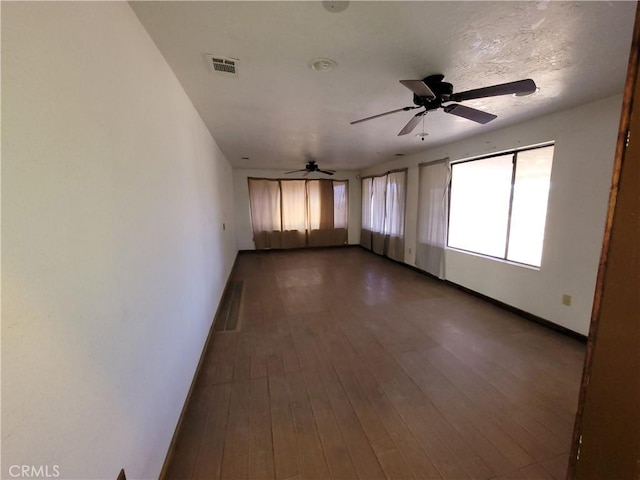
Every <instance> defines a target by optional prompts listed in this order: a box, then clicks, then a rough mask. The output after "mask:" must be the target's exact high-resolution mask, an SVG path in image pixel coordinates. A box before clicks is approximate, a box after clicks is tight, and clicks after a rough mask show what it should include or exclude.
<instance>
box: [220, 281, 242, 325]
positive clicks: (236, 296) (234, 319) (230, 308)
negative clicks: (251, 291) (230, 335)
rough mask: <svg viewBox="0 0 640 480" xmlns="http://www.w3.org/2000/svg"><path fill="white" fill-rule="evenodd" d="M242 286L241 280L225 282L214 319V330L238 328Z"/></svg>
mask: <svg viewBox="0 0 640 480" xmlns="http://www.w3.org/2000/svg"><path fill="white" fill-rule="evenodd" d="M243 287H244V282H243V281H242V280H236V281H231V282H229V284H227V288H225V290H224V293H223V294H222V299H221V300H220V306H219V308H218V312H217V314H216V318H215V320H214V324H213V331H214V332H231V331H234V330H237V329H238V317H239V316H240V302H241V301H242V289H243Z"/></svg>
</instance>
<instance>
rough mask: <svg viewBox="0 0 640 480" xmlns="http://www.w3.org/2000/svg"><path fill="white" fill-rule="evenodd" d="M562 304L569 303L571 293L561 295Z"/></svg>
mask: <svg viewBox="0 0 640 480" xmlns="http://www.w3.org/2000/svg"><path fill="white" fill-rule="evenodd" d="M562 304H563V305H566V306H567V307H568V306H569V305H571V295H567V294H566V293H565V294H564V295H562Z"/></svg>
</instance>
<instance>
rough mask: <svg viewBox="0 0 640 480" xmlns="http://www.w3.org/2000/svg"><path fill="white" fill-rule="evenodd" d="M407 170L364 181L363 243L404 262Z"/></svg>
mask: <svg viewBox="0 0 640 480" xmlns="http://www.w3.org/2000/svg"><path fill="white" fill-rule="evenodd" d="M406 183H407V171H406V170H403V171H399V172H391V173H388V174H385V175H381V176H379V177H369V178H364V179H362V230H361V231H360V244H361V245H362V246H363V247H365V248H368V249H370V250H373V251H374V252H375V253H377V254H379V255H386V256H388V257H390V258H393V259H394V260H399V261H403V260H404V217H405V203H406Z"/></svg>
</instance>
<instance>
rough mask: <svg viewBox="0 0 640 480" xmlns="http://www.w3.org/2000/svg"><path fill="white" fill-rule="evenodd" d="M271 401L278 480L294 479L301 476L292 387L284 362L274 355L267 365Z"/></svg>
mask: <svg viewBox="0 0 640 480" xmlns="http://www.w3.org/2000/svg"><path fill="white" fill-rule="evenodd" d="M267 371H268V378H269V398H270V404H271V420H272V436H273V455H274V463H275V476H276V479H278V480H280V479H287V478H293V477H296V476H298V475H299V474H300V469H299V467H298V460H297V459H298V446H297V442H296V430H295V424H294V421H293V412H292V411H291V407H290V404H289V388H288V386H287V381H286V378H285V375H284V366H283V364H282V359H281V358H280V357H279V356H277V355H270V356H269V359H268V362H267Z"/></svg>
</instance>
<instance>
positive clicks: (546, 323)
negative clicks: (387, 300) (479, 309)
mask: <svg viewBox="0 0 640 480" xmlns="http://www.w3.org/2000/svg"><path fill="white" fill-rule="evenodd" d="M353 246H357V247H360V248H362V249H363V250H366V251H367V252H371V253H375V252H373V251H372V250H368V249H366V248H365V247H363V246H362V245H353ZM376 255H378V256H379V257H382V258H386V259H387V260H391V261H392V262H395V263H397V264H400V265H402V266H404V267H406V268H408V269H410V270H413V271H414V272H417V273H420V274H422V275H425V276H426V277H429V278H431V279H433V280H436V281H438V282H443V283H446V284H448V285H450V286H452V287H454V288H457V289H458V290H461V291H463V292H465V293H468V294H469V295H473V296H474V297H477V298H480V299H482V300H484V301H485V302H488V303H491V304H493V305H495V306H497V307H500V308H502V309H503V310H506V311H508V312H511V313H514V314H516V315H518V316H519V317H522V318H524V319H526V320H530V321H532V322H535V323H538V324H540V325H542V326H545V327H547V328H550V329H551V330H555V331H556V332H559V333H562V334H564V335H567V336H569V337H571V338H575V339H576V340H579V341H581V342H583V343H585V342H586V341H587V337H586V336H585V335H582V334H581V333H578V332H574V331H573V330H569V329H568V328H566V327H563V326H562V325H558V324H557V323H554V322H552V321H550V320H547V319H545V318H542V317H538V316H537V315H534V314H533V313H529V312H527V311H525V310H520V309H519V308H517V307H514V306H513V305H509V304H508V303H504V302H501V301H500V300H496V299H495V298H491V297H488V296H486V295H484V294H482V293H480V292H476V291H475V290H471V289H470V288H467V287H464V286H462V285H459V284H457V283H454V282H451V281H449V280H441V279H439V278H438V277H436V276H435V275H432V274H431V273H429V272H426V271H424V270H422V269H420V268H418V267H416V266H413V265H409V264H408V263H404V262H399V261H398V260H394V259H393V258H389V257H386V256H384V255H379V254H376Z"/></svg>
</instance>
